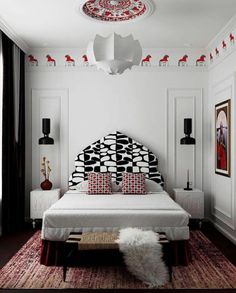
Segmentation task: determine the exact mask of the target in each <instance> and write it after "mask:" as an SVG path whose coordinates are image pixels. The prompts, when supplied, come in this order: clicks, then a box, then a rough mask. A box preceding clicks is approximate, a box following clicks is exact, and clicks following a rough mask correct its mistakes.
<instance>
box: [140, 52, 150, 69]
mask: <svg viewBox="0 0 236 293" xmlns="http://www.w3.org/2000/svg"><path fill="white" fill-rule="evenodd" d="M151 58H152V56H151V55H149V54H148V55H147V56H146V57H145V58H143V59H142V61H141V66H151Z"/></svg>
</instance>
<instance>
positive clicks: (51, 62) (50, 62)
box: [46, 54, 56, 66]
mask: <svg viewBox="0 0 236 293" xmlns="http://www.w3.org/2000/svg"><path fill="white" fill-rule="evenodd" d="M46 58H47V62H46V64H47V66H56V60H55V59H54V58H52V56H51V55H49V54H47V55H46Z"/></svg>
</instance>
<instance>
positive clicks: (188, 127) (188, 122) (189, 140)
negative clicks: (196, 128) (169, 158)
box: [180, 118, 196, 144]
mask: <svg viewBox="0 0 236 293" xmlns="http://www.w3.org/2000/svg"><path fill="white" fill-rule="evenodd" d="M191 133H192V119H191V118H185V119H184V134H185V137H183V138H181V140H180V144H196V140H195V138H193V137H191V136H190V135H191Z"/></svg>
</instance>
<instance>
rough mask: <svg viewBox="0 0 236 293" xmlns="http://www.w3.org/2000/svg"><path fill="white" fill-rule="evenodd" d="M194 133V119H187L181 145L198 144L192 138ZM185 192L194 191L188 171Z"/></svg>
mask: <svg viewBox="0 0 236 293" xmlns="http://www.w3.org/2000/svg"><path fill="white" fill-rule="evenodd" d="M191 133H192V119H191V118H185V119H184V134H185V137H183V138H181V140H180V144H186V145H191V144H196V140H195V138H193V137H191V136H190V135H191ZM184 190H192V188H191V187H190V181H189V170H187V186H186V187H185V188H184Z"/></svg>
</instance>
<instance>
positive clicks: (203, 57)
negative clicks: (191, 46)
mask: <svg viewBox="0 0 236 293" xmlns="http://www.w3.org/2000/svg"><path fill="white" fill-rule="evenodd" d="M205 65H206V55H201V56H200V58H198V59H197V60H196V66H205Z"/></svg>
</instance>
